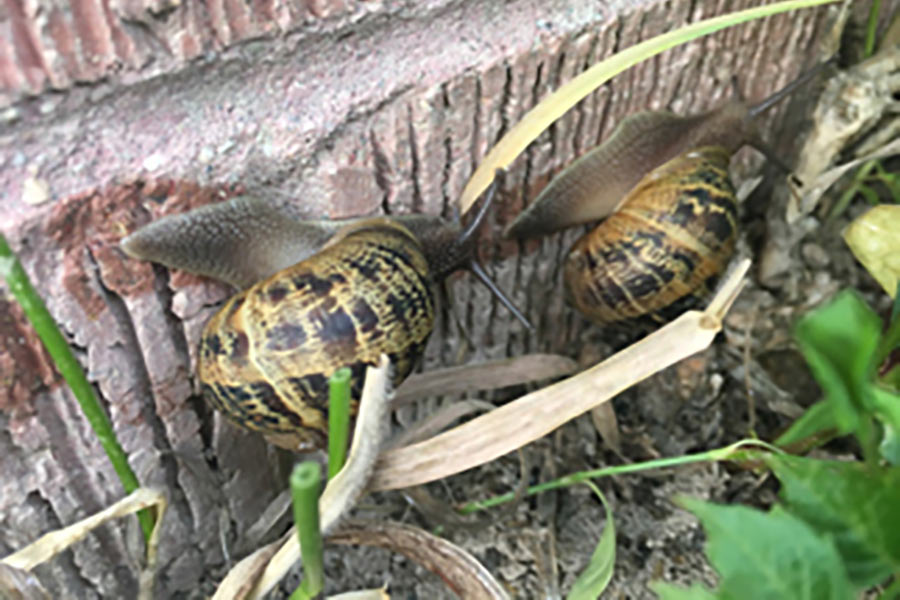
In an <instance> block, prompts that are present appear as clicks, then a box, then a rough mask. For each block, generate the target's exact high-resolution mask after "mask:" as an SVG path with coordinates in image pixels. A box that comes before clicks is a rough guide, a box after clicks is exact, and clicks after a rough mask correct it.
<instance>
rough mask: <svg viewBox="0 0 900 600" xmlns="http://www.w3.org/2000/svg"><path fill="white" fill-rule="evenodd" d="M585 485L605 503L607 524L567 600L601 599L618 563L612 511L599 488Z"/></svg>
mask: <svg viewBox="0 0 900 600" xmlns="http://www.w3.org/2000/svg"><path fill="white" fill-rule="evenodd" d="M585 483H586V484H587V485H588V486H589V487H590V488H591V489H592V490H594V493H595V494H597V497H598V498H600V502H602V503H603V510H605V511H606V524H605V525H604V526H603V533H602V534H600V541H599V542H598V543H597V547H596V548H595V549H594V553H593V554H592V555H591V562H589V563H588V565H587V567H585V569H584V571H582V572H581V574H580V575H579V576H578V579H576V580H575V583H574V584H573V585H572V591H570V592H569V595H568V596H567V597H566V598H567V600H594V598H598V597H600V594H602V593H603V590H605V589H606V586H608V585H609V581H610V579H612V576H613V567H614V566H615V562H616V527H615V524H614V523H613V515H612V511H611V510H610V509H609V504H607V502H606V498H605V497H604V496H603V494H602V493H601V492H600V490H599V489H597V486H595V485H594V484H593V483H591V482H589V481H586V482H585Z"/></svg>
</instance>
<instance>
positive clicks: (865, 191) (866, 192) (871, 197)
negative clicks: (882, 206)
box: [856, 185, 881, 206]
mask: <svg viewBox="0 0 900 600" xmlns="http://www.w3.org/2000/svg"><path fill="white" fill-rule="evenodd" d="M856 191H857V192H859V193H860V195H861V196H862V197H863V198H865V199H866V202H868V203H869V204H871V205H872V206H876V205H877V204H878V203H879V202H881V196H879V195H878V192H877V191H875V190H874V189H873V188H870V187H869V186H867V185H860V186H859V187H858V188H857V189H856Z"/></svg>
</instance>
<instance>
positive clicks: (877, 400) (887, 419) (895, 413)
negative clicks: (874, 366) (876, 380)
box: [869, 385, 900, 431]
mask: <svg viewBox="0 0 900 600" xmlns="http://www.w3.org/2000/svg"><path fill="white" fill-rule="evenodd" d="M869 404H870V405H871V407H872V412H873V413H875V416H876V417H877V418H878V420H879V421H881V422H882V423H884V424H885V425H890V426H891V427H893V428H894V429H896V430H897V431H900V395H898V394H897V393H896V392H893V391H890V390H886V389H884V388H883V387H881V386H878V385H871V386H870V387H869Z"/></svg>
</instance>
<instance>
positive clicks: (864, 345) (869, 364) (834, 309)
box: [795, 290, 881, 433]
mask: <svg viewBox="0 0 900 600" xmlns="http://www.w3.org/2000/svg"><path fill="white" fill-rule="evenodd" d="M795 336H796V338H797V343H798V344H799V346H800V350H801V352H803V356H804V357H805V358H806V362H807V363H809V366H810V369H811V370H812V373H813V376H814V377H815V378H816V381H818V382H819V385H821V386H822V390H823V391H824V392H825V398H826V399H827V401H828V402H829V404H831V411H832V414H833V416H834V420H835V422H836V423H837V425H838V429H839V431H840V432H841V433H848V432H850V431H855V430H856V429H857V427H858V425H859V418H860V416H859V413H860V412H861V411H862V410H863V404H864V395H865V386H866V383H867V381H868V379H869V378H870V377H871V375H872V372H873V370H874V367H873V364H874V356H875V350H876V348H877V347H878V341H879V338H880V337H881V320H880V319H879V318H878V315H876V314H875V313H874V312H873V311H872V309H871V308H869V306H868V305H867V304H866V303H865V302H863V301H862V300H861V299H860V298H859V297H858V296H857V295H856V294H855V293H854V292H852V291H849V290H848V291H845V292H842V293H841V294H839V295H838V296H837V297H836V298H835V299H834V300H833V301H832V302H831V303H829V304H827V305H825V306H823V307H821V308H818V309H816V310H815V311H813V312H811V313H809V314H808V315H806V316H805V317H803V318H802V319H801V320H800V321H799V322H798V323H797V327H796V331H795Z"/></svg>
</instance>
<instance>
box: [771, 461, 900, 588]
mask: <svg viewBox="0 0 900 600" xmlns="http://www.w3.org/2000/svg"><path fill="white" fill-rule="evenodd" d="M765 460H766V463H767V464H768V465H769V467H770V468H771V469H772V470H773V471H774V472H775V475H776V476H777V477H778V479H779V480H780V481H781V483H782V488H781V499H782V500H783V501H784V504H785V507H786V510H788V511H789V512H790V513H791V514H793V515H795V516H797V517H799V518H801V519H803V520H804V521H805V522H806V523H807V524H809V525H810V526H811V527H812V528H813V529H815V531H816V532H818V533H819V534H821V535H823V537H827V538H830V539H832V540H833V541H834V544H835V546H836V548H837V550H838V552H840V554H841V556H842V557H843V563H844V565H845V567H846V570H847V575H848V577H849V578H850V581H851V582H852V583H853V584H854V585H855V586H856V587H860V588H861V587H868V586H871V585H874V584H876V583H879V582H881V581H883V580H884V579H885V578H887V577H888V575H890V574H891V573H892V572H895V571H900V510H898V509H900V468H897V467H890V468H879V467H872V466H870V465H867V464H864V463H859V462H839V461H824V460H814V459H809V458H799V457H795V456H790V455H774V454H772V455H768V456H767V457H766V458H765Z"/></svg>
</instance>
